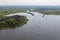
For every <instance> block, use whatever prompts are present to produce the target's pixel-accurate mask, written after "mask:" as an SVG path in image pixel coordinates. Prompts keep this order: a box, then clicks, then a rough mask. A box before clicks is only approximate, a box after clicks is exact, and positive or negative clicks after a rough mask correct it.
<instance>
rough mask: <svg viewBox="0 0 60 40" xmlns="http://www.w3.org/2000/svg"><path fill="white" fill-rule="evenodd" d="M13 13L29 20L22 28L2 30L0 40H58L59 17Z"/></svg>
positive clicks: (59, 36) (59, 39)
mask: <svg viewBox="0 0 60 40" xmlns="http://www.w3.org/2000/svg"><path fill="white" fill-rule="evenodd" d="M31 13H33V14H34V16H32V15H31V14H28V13H15V14H11V15H6V16H12V15H24V16H26V17H27V19H28V20H29V21H28V22H27V23H26V24H25V25H23V26H22V27H17V28H15V29H3V30H1V31H0V40H60V15H45V16H44V17H43V15H44V14H41V13H38V12H31Z"/></svg>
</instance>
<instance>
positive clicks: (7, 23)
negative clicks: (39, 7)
mask: <svg viewBox="0 0 60 40" xmlns="http://www.w3.org/2000/svg"><path fill="white" fill-rule="evenodd" d="M27 21H28V19H27V18H26V16H19V15H14V16H10V17H2V18H0V30H1V29H14V28H16V27H21V26H23V25H24V24H26V23H27Z"/></svg>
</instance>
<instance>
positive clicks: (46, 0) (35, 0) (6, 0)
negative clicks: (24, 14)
mask: <svg viewBox="0 0 60 40" xmlns="http://www.w3.org/2000/svg"><path fill="white" fill-rule="evenodd" d="M0 5H60V0H0Z"/></svg>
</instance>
